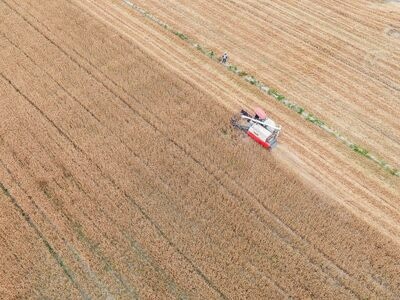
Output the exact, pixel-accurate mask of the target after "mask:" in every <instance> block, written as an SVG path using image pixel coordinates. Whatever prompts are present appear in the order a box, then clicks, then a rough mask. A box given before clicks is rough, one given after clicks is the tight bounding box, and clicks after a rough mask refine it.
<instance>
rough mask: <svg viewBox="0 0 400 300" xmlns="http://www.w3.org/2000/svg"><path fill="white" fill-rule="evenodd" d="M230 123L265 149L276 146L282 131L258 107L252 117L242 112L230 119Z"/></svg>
mask: <svg viewBox="0 0 400 300" xmlns="http://www.w3.org/2000/svg"><path fill="white" fill-rule="evenodd" d="M231 123H232V125H233V126H234V127H236V128H238V129H240V130H242V131H244V132H246V133H247V135H248V136H249V137H251V138H252V139H253V140H255V141H256V142H257V143H259V144H260V145H261V146H263V147H264V148H267V149H270V148H273V147H275V146H276V143H277V138H278V135H279V132H280V131H281V129H282V127H281V126H279V125H276V123H275V122H274V121H272V120H271V119H269V118H268V117H267V115H266V113H265V112H264V110H262V109H261V108H259V107H257V108H255V109H254V117H251V115H250V114H249V113H248V112H246V111H244V110H242V111H241V112H240V115H239V114H238V115H235V116H233V117H232V119H231Z"/></svg>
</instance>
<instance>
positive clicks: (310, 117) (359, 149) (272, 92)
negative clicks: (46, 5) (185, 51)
mask: <svg viewBox="0 0 400 300" xmlns="http://www.w3.org/2000/svg"><path fill="white" fill-rule="evenodd" d="M122 1H123V2H124V3H125V4H127V5H128V6H130V7H131V8H132V9H134V10H135V11H136V12H138V13H140V14H141V15H142V16H144V17H145V18H147V19H149V20H151V21H152V22H153V23H156V24H157V25H159V26H160V27H162V28H164V29H165V30H166V31H168V32H170V33H172V34H174V35H176V36H177V37H179V38H180V39H181V40H183V41H184V42H186V43H187V44H188V45H190V46H192V47H194V48H195V49H197V50H198V51H199V52H201V53H202V54H204V55H206V56H207V57H208V58H210V59H211V60H213V61H215V62H219V58H218V56H217V55H216V53H215V52H214V51H213V50H211V49H209V48H207V47H204V46H202V45H200V44H199V43H197V42H196V41H195V40H194V39H193V38H191V37H189V36H187V35H186V34H184V33H182V32H180V31H177V30H176V29H175V28H173V27H172V26H170V25H168V24H167V23H165V22H164V21H162V20H160V19H159V18H157V17H156V16H154V15H152V14H151V13H150V12H148V11H147V10H145V9H143V8H141V7H140V6H138V5H137V4H135V3H133V2H131V1H130V0H122ZM223 66H225V68H226V69H227V70H228V71H230V72H232V73H234V74H236V75H237V76H239V77H241V78H242V79H243V80H244V81H246V82H248V83H250V84H251V85H254V86H256V87H257V88H258V89H259V90H261V91H262V92H263V93H264V94H267V95H269V96H271V97H273V98H274V99H275V100H276V101H278V102H280V103H282V104H283V105H284V106H286V107H287V108H289V109H290V110H292V111H294V112H296V113H298V114H299V115H300V116H301V117H302V118H303V119H304V120H306V121H308V122H311V123H313V124H314V125H316V126H318V127H319V128H321V129H322V130H324V131H325V132H327V133H329V134H330V135H332V136H334V137H335V138H336V139H337V140H339V141H341V142H342V143H343V144H344V145H346V146H347V147H348V148H349V149H351V150H352V151H354V152H356V153H357V154H359V155H361V156H363V157H365V158H367V159H368V160H370V161H372V162H374V163H375V164H377V165H379V166H380V167H381V168H382V169H383V170H385V171H386V172H388V173H389V174H391V175H394V176H397V177H400V169H397V168H395V167H393V166H391V165H390V164H389V163H387V162H386V161H385V160H384V159H382V158H380V157H378V156H377V155H375V154H373V153H371V152H370V151H369V150H367V149H365V148H364V147H363V146H360V145H358V144H356V143H354V142H352V141H351V140H350V139H349V138H348V137H346V136H344V135H343V134H342V133H340V132H339V131H337V130H336V129H334V128H333V127H331V126H329V125H328V124H327V123H326V122H324V121H323V120H321V119H320V118H319V117H317V116H315V115H314V114H312V113H311V112H308V111H306V110H305V109H304V108H303V107H301V106H299V105H298V104H296V103H295V102H292V101H290V100H288V99H287V98H286V97H285V96H284V95H282V94H281V93H280V92H278V90H276V89H274V88H271V87H268V86H267V85H266V84H264V83H263V82H261V81H260V80H258V79H257V78H256V77H255V76H253V75H251V74H249V73H247V72H245V71H244V70H242V69H240V68H239V67H237V66H236V65H233V64H229V63H227V64H225V65H223Z"/></svg>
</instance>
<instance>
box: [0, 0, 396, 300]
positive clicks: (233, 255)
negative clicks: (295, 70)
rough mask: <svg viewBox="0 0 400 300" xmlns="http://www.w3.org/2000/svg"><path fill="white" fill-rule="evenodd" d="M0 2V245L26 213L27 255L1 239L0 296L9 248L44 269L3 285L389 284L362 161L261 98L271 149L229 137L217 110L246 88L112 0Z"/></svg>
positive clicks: (48, 293)
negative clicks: (272, 136) (271, 120)
mask: <svg viewBox="0 0 400 300" xmlns="http://www.w3.org/2000/svg"><path fill="white" fill-rule="evenodd" d="M0 14H1V19H2V20H3V22H2V23H1V24H0V45H1V48H0V49H1V50H0V51H1V52H0V56H1V57H2V60H1V62H0V92H1V99H2V101H3V105H2V106H1V108H0V119H1V120H2V121H1V127H0V134H1V142H0V153H1V160H0V182H1V184H2V187H4V188H3V192H2V194H4V195H3V196H1V197H2V199H4V203H6V204H7V207H5V209H4V213H5V216H6V217H4V224H6V223H7V224H8V223H11V222H10V221H11V220H13V219H15V220H16V221H15V222H16V223H15V225H14V226H10V227H4V228H5V230H3V231H1V235H0V237H1V240H2V241H3V242H4V245H5V246H4V247H3V244H0V245H1V247H2V249H4V251H5V252H8V253H9V252H10V250H9V249H10V246H9V243H10V241H9V240H10V233H11V232H13V229H12V228H21V227H23V226H25V227H28V229H29V226H30V225H29V224H32V226H33V227H32V226H31V227H32V228H36V229H29V230H26V232H27V233H26V236H27V239H28V240H31V239H32V240H34V241H35V240H36V241H37V243H36V244H35V245H34V247H31V248H29V249H32V251H34V252H35V253H38V254H37V256H38V257H37V258H35V257H33V258H32V257H30V253H29V249H28V248H27V247H28V246H27V245H26V242H25V241H24V240H25V237H24V236H16V237H15V242H14V244H13V245H14V247H17V249H18V251H15V255H14V256H12V254H11V253H10V256H9V258H8V259H7V260H6V262H5V263H6V265H7V270H8V272H6V273H3V274H2V276H1V278H0V287H1V289H0V291H1V292H2V293H3V291H5V290H6V287H7V286H8V285H9V282H12V279H13V277H14V274H22V273H21V272H23V269H22V270H21V268H20V267H19V265H16V264H14V260H18V259H19V260H21V261H24V262H26V264H28V265H29V266H37V267H36V269H33V270H32V273H33V274H35V275H37V274H40V275H41V276H42V274H54V276H52V277H48V276H46V277H45V278H53V277H54V281H53V280H52V279H51V280H49V282H48V283H47V285H46V284H45V283H43V280H42V279H41V277H40V276H39V275H37V276H33V277H28V278H26V279H25V280H23V279H22V275H19V277H18V278H19V279H18V281H16V284H17V285H18V288H17V289H14V291H15V294H13V295H11V296H19V297H23V296H24V295H29V294H30V293H32V292H31V291H35V295H36V296H37V297H38V298H39V297H41V296H44V297H50V298H57V296H58V297H60V298H63V297H62V296H63V295H67V293H71V296H70V297H71V298H76V297H82V298H85V297H93V298H106V297H107V296H117V297H119V298H136V297H142V298H154V297H157V298H165V299H170V298H201V299H214V298H265V296H266V295H268V296H269V297H270V298H275V299H276V298H287V297H290V296H297V297H320V298H334V297H342V298H351V297H353V298H361V297H377V298H395V296H396V295H397V294H398V293H399V292H400V290H399V277H398V276H397V275H398V272H399V266H398V264H397V263H398V261H399V258H400V257H399V253H398V251H397V249H398V244H397V241H398V240H397V238H398V229H397V226H398V225H397V224H398V223H397V221H398V210H397V209H396V206H395V203H396V202H395V200H394V198H393V196H394V193H395V192H396V190H395V189H394V188H391V187H390V186H389V184H387V185H382V186H381V183H380V182H379V181H377V179H376V177H373V176H372V175H365V177H361V176H360V177H359V178H358V177H350V176H348V175H349V174H354V173H352V172H357V173H356V174H361V173H360V172H361V171H362V170H364V168H366V167H365V166H364V165H361V164H360V165H359V164H356V163H353V160H350V159H347V158H348V152H347V151H346V149H341V148H340V144H338V143H337V142H335V141H334V140H332V139H331V138H330V137H329V136H325V135H324V134H323V133H319V132H316V131H315V129H314V128H313V127H312V126H309V125H307V124H304V123H302V121H301V120H299V119H298V118H297V116H296V115H295V114H293V113H290V112H289V113H288V112H287V111H286V110H285V109H284V108H282V107H280V106H279V105H277V104H276V103H271V107H273V108H274V109H273V113H274V116H276V118H277V119H278V120H279V121H281V123H283V125H284V126H286V128H287V133H285V135H284V136H283V137H282V146H281V147H280V148H278V149H280V150H278V151H276V152H273V153H268V152H265V151H263V149H260V148H258V147H256V145H254V144H253V143H250V142H249V143H246V142H243V143H239V142H238V141H240V140H241V139H240V137H238V136H237V134H236V133H235V132H234V131H232V130H231V129H230V128H229V122H228V121H229V118H230V116H231V114H232V111H233V110H237V109H238V108H239V107H240V106H242V105H246V106H251V105H253V104H255V103H261V102H262V101H264V100H263V98H262V96H261V94H259V93H258V92H257V91H255V90H253V89H251V88H250V89H249V88H248V87H247V85H245V84H243V83H241V82H240V81H238V80H237V79H236V78H234V77H233V76H231V75H230V74H228V73H226V72H225V70H224V69H223V68H218V67H217V66H215V65H213V64H210V62H209V61H207V60H206V59H204V58H202V57H200V56H198V55H197V54H196V52H195V51H194V50H193V49H188V48H187V47H186V45H185V44H184V43H182V41H181V40H179V39H177V38H175V37H174V36H169V35H166V34H165V33H164V32H162V31H161V30H160V29H159V28H157V27H155V26H154V25H153V24H151V23H150V22H148V21H146V20H145V19H143V18H142V17H141V16H139V15H135V14H133V13H132V12H131V11H129V10H128V9H127V8H126V7H124V6H123V5H120V4H118V3H117V2H115V3H110V2H107V1H96V2H95V1H83V2H75V1H44V2H43V1H30V2H29V3H28V2H25V1H13V0H7V1H3V2H1V3H0ZM66 15H68V16H69V18H65V17H64V16H66ZM296 122H299V124H301V125H298V124H297V123H296ZM293 135H297V136H298V141H296V139H292V137H293ZM321 135H322V136H321ZM317 136H319V139H317ZM308 137H309V139H310V143H312V146H313V147H311V148H314V150H313V151H308V152H309V154H307V155H305V154H304V152H303V151H306V150H307V147H306V146H305V145H303V143H302V142H301V141H302V140H304V139H305V138H308ZM290 141H292V142H290ZM285 144H286V146H285ZM323 145H328V146H327V147H326V149H325V151H326V152H325V153H324V152H323ZM329 145H330V146H329ZM332 145H335V146H332ZM317 146H318V147H320V148H317ZM335 147H337V148H335ZM334 152H335V153H336V152H337V155H336V156H334V157H332V158H329V157H330V154H332V153H334ZM250 154H252V155H250ZM327 158H329V159H327ZM284 159H287V160H289V162H288V168H286V167H285V165H284V164H283V160H284ZM355 161H357V158H356V160H355ZM294 162H297V163H298V168H293V164H294ZM334 164H336V165H339V166H341V167H342V168H339V169H338V171H337V173H335V176H337V177H335V178H334V177H333V175H332V174H331V173H330V172H331V171H332V168H331V167H330V166H332V165H334ZM289 167H290V169H291V170H289ZM367 167H368V166H367ZM315 170H321V171H320V172H321V173H316V172H315ZM293 171H294V172H293ZM297 172H298V173H297ZM260 174H262V176H260ZM271 174H273V176H270V175H271ZM303 174H306V175H307V178H308V179H303V178H301V176H302V175H303ZM329 174H331V175H330V176H331V177H329V176H328V175H329ZM341 177H342V179H341V181H338V178H341ZM319 179H320V180H321V183H320V184H318V185H317V186H315V189H311V188H309V186H308V180H312V181H313V182H314V181H315V180H319ZM366 185H369V188H370V189H371V191H369V190H367V189H366V188H365V186H366ZM350 186H351V188H350ZM319 188H323V189H324V190H325V191H329V192H331V193H332V192H336V191H337V192H338V194H337V198H338V199H337V200H338V202H335V201H332V199H331V198H329V197H326V196H325V195H324V193H320V192H319ZM339 191H340V194H339ZM377 191H378V192H377ZM345 196H346V197H345ZM353 196H354V198H352V197H353ZM356 196H357V197H359V198H356ZM361 198H365V201H364V202H359V201H358V200H359V199H361ZM384 201H387V202H384ZM14 203H18V206H16V205H15V204H14ZM18 207H20V208H21V209H19V208H18ZM344 207H347V208H349V209H351V211H352V212H355V213H357V216H358V217H355V216H354V215H353V214H352V213H350V212H349V211H348V210H347V209H345V208H344ZM8 211H10V213H8ZM2 212H3V211H2ZM13 216H14V217H13ZM360 219H364V220H365V221H367V223H365V222H364V221H361V220H360ZM2 222H3V218H2ZM368 223H369V224H371V225H373V226H369V225H368ZM8 228H10V229H8ZM14 230H15V229H14ZM23 232H25V231H23ZM382 233H384V234H382ZM389 237H390V238H389ZM7 249H8V250H7ZM35 249H38V250H35ZM46 249H47V251H46ZM50 249H51V250H50ZM41 253H44V254H45V255H47V256H46V258H43V257H44V256H42V255H40V254H41ZM16 257H17V258H16ZM40 259H42V260H44V261H45V262H46V264H48V267H44V266H42V265H41V264H40V262H41V260H40ZM67 282H68V285H69V286H67V285H61V283H63V284H64V283H65V284H67ZM61 286H64V289H62V288H61ZM60 290H61V291H62V293H61V295H60ZM35 295H33V296H35ZM2 296H3V294H2Z"/></svg>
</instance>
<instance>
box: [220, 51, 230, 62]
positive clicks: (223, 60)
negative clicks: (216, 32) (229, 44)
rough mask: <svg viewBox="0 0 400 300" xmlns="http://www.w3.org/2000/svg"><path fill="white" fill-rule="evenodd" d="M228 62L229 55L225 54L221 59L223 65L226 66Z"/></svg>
mask: <svg viewBox="0 0 400 300" xmlns="http://www.w3.org/2000/svg"><path fill="white" fill-rule="evenodd" d="M227 61H228V53H226V52H224V54H223V55H222V57H221V63H222V64H226V62H227Z"/></svg>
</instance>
